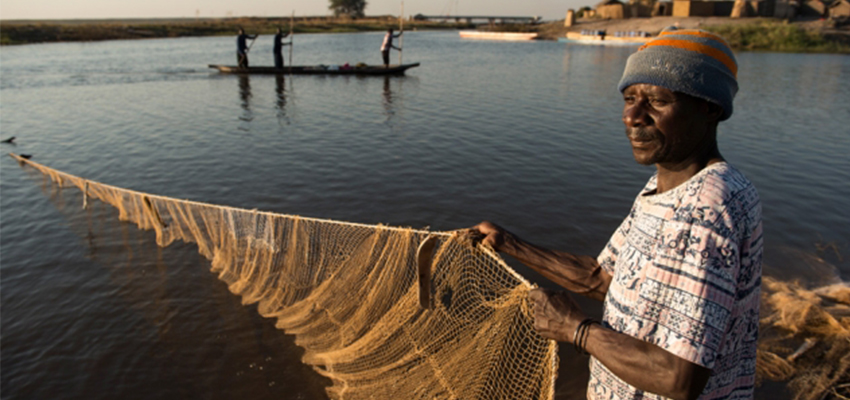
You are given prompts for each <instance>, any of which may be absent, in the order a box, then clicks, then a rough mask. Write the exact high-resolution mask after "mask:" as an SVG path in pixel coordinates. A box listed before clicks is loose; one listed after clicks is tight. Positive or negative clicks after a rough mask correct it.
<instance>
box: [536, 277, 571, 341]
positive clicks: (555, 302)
mask: <svg viewBox="0 0 850 400" xmlns="http://www.w3.org/2000/svg"><path fill="white" fill-rule="evenodd" d="M528 298H529V300H531V302H532V303H533V304H532V306H533V310H534V329H536V330H537V332H538V333H540V336H543V337H545V338H547V339H554V340H557V341H559V342H568V343H572V342H573V336H574V334H575V331H576V328H577V327H578V324H580V323H581V321H582V320H584V318H585V315H584V313H583V312H582V311H581V309H580V308H579V306H578V304H576V302H575V301H573V299H572V298H571V297H570V296H569V295H567V293H565V292H554V291H551V290H548V289H534V290H532V291H531V292H529V293H528Z"/></svg>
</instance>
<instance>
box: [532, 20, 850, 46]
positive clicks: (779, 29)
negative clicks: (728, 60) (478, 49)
mask: <svg viewBox="0 0 850 400" xmlns="http://www.w3.org/2000/svg"><path fill="white" fill-rule="evenodd" d="M668 26H678V27H680V28H683V29H704V30H707V31H711V32H714V33H717V34H720V35H721V36H723V37H724V38H726V39H727V41H728V42H729V45H730V47H732V49H734V50H736V51H776V52H789V53H837V54H850V24H847V23H845V24H841V23H839V22H838V21H832V20H824V19H797V20H794V21H784V20H780V19H776V18H767V17H755V18H729V17H652V18H626V19H608V20H603V19H579V20H577V21H576V23H575V24H574V25H573V26H571V27H564V26H563V21H559V22H554V23H549V24H545V25H542V26H541V27H540V30H539V31H538V32H539V34H540V35H539V36H540V37H541V38H543V39H548V40H557V38H560V37H565V36H566V34H567V32H580V31H582V30H584V29H589V30H605V31H607V32H608V34H609V35H611V34H612V33H614V32H618V31H620V32H629V31H644V32H648V33H649V34H651V35H652V36H655V35H657V34H658V33H659V32H660V31H661V30H662V29H664V28H666V27H668Z"/></svg>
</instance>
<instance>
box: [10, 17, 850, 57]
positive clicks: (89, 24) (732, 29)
mask: <svg viewBox="0 0 850 400" xmlns="http://www.w3.org/2000/svg"><path fill="white" fill-rule="evenodd" d="M289 24H290V19H289V17H240V18H162V19H155V18H148V19H103V20H5V21H0V45H4V46H5V45H23V44H36V43H56V42H92V41H103V40H130V39H156V38H177V37H202V36H232V35H235V32H236V30H237V29H238V28H239V27H243V28H245V30H246V32H249V33H251V34H272V33H274V31H275V28H277V27H278V26H280V27H282V28H284V30H287V31H288V28H289ZM404 24H405V28H406V29H409V30H461V29H475V28H478V29H480V30H485V31H492V32H525V33H537V34H538V37H537V40H558V38H563V37H565V36H566V34H567V33H568V32H580V31H581V30H584V29H589V30H605V31H607V32H609V35H610V34H612V33H613V32H629V31H643V32H648V33H649V34H651V35H653V36H654V35H657V34H658V32H660V31H661V30H662V29H664V28H665V27H668V26H671V25H676V26H679V27H681V28H699V29H705V30H709V31H712V32H715V33H718V34H720V35H722V36H724V37H725V38H727V40H728V41H729V44H730V46H731V47H732V48H733V49H734V50H737V51H778V52H791V53H837V54H850V23H848V22H847V21H845V22H844V23H841V22H840V21H834V20H824V19H797V20H794V21H783V20H779V19H775V18H766V17H757V18H729V17H652V18H627V19H608V20H603V19H579V20H577V21H576V23H575V24H574V25H573V26H571V27H564V21H563V20H560V21H554V22H548V23H543V24H539V25H496V26H492V27H487V26H486V25H484V26H476V25H475V24H469V23H447V22H431V21H416V20H405V22H404ZM397 27H398V18H397V17H395V16H392V15H385V16H376V17H364V18H357V19H350V18H335V17H325V16H315V17H310V16H304V17H296V18H295V29H294V31H295V33H301V34H303V33H350V32H370V31H371V32H374V31H382V30H385V29H387V28H397Z"/></svg>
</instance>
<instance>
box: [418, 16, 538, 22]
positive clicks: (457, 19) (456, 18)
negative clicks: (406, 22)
mask: <svg viewBox="0 0 850 400" xmlns="http://www.w3.org/2000/svg"><path fill="white" fill-rule="evenodd" d="M413 19H414V20H416V21H443V22H445V21H452V20H454V21H455V22H458V23H460V22H466V23H468V24H472V23H475V22H476V21H477V22H487V23H490V24H495V23H499V24H536V23H538V22H540V21H541V18H540V17H538V16H534V17H509V16H500V15H492V16H490V15H422V14H417V15H415V16H414V17H413Z"/></svg>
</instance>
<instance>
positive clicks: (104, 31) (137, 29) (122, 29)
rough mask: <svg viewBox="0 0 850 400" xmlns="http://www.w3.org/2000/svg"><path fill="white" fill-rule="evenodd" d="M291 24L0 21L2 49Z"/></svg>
mask: <svg viewBox="0 0 850 400" xmlns="http://www.w3.org/2000/svg"><path fill="white" fill-rule="evenodd" d="M289 24H290V21H289V18H220V19H184V20H180V19H175V20H156V19H152V20H102V21H83V22H80V21H0V44H2V45H15V44H30V43H47V42H78V41H98V40H123V39H150V38H169V37H187V36H225V35H235V34H236V31H237V29H238V28H239V27H242V28H244V29H245V31H246V32H248V33H250V34H256V33H260V34H270V33H274V32H275V29H276V28H277V27H278V26H280V27H281V28H283V29H284V30H285V31H288V30H289ZM404 25H405V29H457V28H468V27H469V25H467V24H454V23H440V22H428V21H405V24H404ZM387 28H398V19H396V18H395V17H392V16H386V17H373V18H360V19H348V18H340V19H337V18H329V17H300V18H296V19H295V32H296V33H323V32H327V33H338V32H363V31H382V30H385V29H387Z"/></svg>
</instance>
